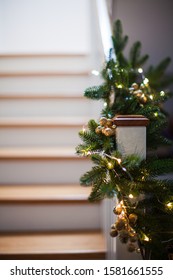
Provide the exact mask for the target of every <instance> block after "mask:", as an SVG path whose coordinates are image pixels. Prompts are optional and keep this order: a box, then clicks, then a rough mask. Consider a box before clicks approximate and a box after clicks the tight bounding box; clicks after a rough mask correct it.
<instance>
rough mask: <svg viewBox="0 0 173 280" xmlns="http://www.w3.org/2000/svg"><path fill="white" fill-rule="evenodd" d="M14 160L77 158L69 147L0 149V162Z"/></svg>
mask: <svg viewBox="0 0 173 280" xmlns="http://www.w3.org/2000/svg"><path fill="white" fill-rule="evenodd" d="M8 159H9V160H13V159H14V160H15V159H20V160H22V159H44V160H46V159H48V160H49V159H56V160H75V159H76V160H78V159H79V157H78V156H77V155H76V154H75V149H73V148H71V147H65V148H63V149H62V148H59V147H57V148H56V147H55V148H50V147H46V148H44V147H43V148H39V147H36V148H34V147H31V148H17V147H16V148H10V147H9V148H0V160H8ZM82 159H83V160H86V158H85V157H80V160H82Z"/></svg>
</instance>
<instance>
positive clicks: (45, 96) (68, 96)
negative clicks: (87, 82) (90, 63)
mask: <svg viewBox="0 0 173 280" xmlns="http://www.w3.org/2000/svg"><path fill="white" fill-rule="evenodd" d="M0 99H1V100H4V99H5V100H6V99H7V100H8V99H19V100H23V99H58V100H82V99H85V100H86V98H85V97H84V95H82V94H81V93H78V94H77V93H76V94H73V95H72V94H65V95H63V94H61V95H60V94H59V93H57V94H52V93H44V94H43V93H39V94H38V93H21V94H18V93H0Z"/></svg>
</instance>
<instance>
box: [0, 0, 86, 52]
mask: <svg viewBox="0 0 173 280" xmlns="http://www.w3.org/2000/svg"><path fill="white" fill-rule="evenodd" d="M89 48H90V38H89V1H88V0H70V1H65V0H0V53H32V52H33V53H49V52H53V53H88V51H89Z"/></svg>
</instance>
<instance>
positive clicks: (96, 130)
mask: <svg viewBox="0 0 173 280" xmlns="http://www.w3.org/2000/svg"><path fill="white" fill-rule="evenodd" d="M95 132H96V133H97V134H100V133H102V127H101V126H100V125H99V126H98V127H96V129H95Z"/></svg>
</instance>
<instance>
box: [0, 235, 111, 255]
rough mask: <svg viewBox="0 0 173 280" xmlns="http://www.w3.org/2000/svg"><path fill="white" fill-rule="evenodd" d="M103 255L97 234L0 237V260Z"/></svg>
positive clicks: (102, 239)
mask: <svg viewBox="0 0 173 280" xmlns="http://www.w3.org/2000/svg"><path fill="white" fill-rule="evenodd" d="M105 252H106V246H105V239H104V235H103V234H102V233H101V232H100V231H87V232H52V233H9V234H8V233H1V234H0V258H1V259H6V258H8V257H9V259H13V258H21V259H22V258H25V259H32V258H37V257H38V259H40V258H41V259H44V258H45V259H79V258H81V259H89V258H91V259H104V258H105Z"/></svg>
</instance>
